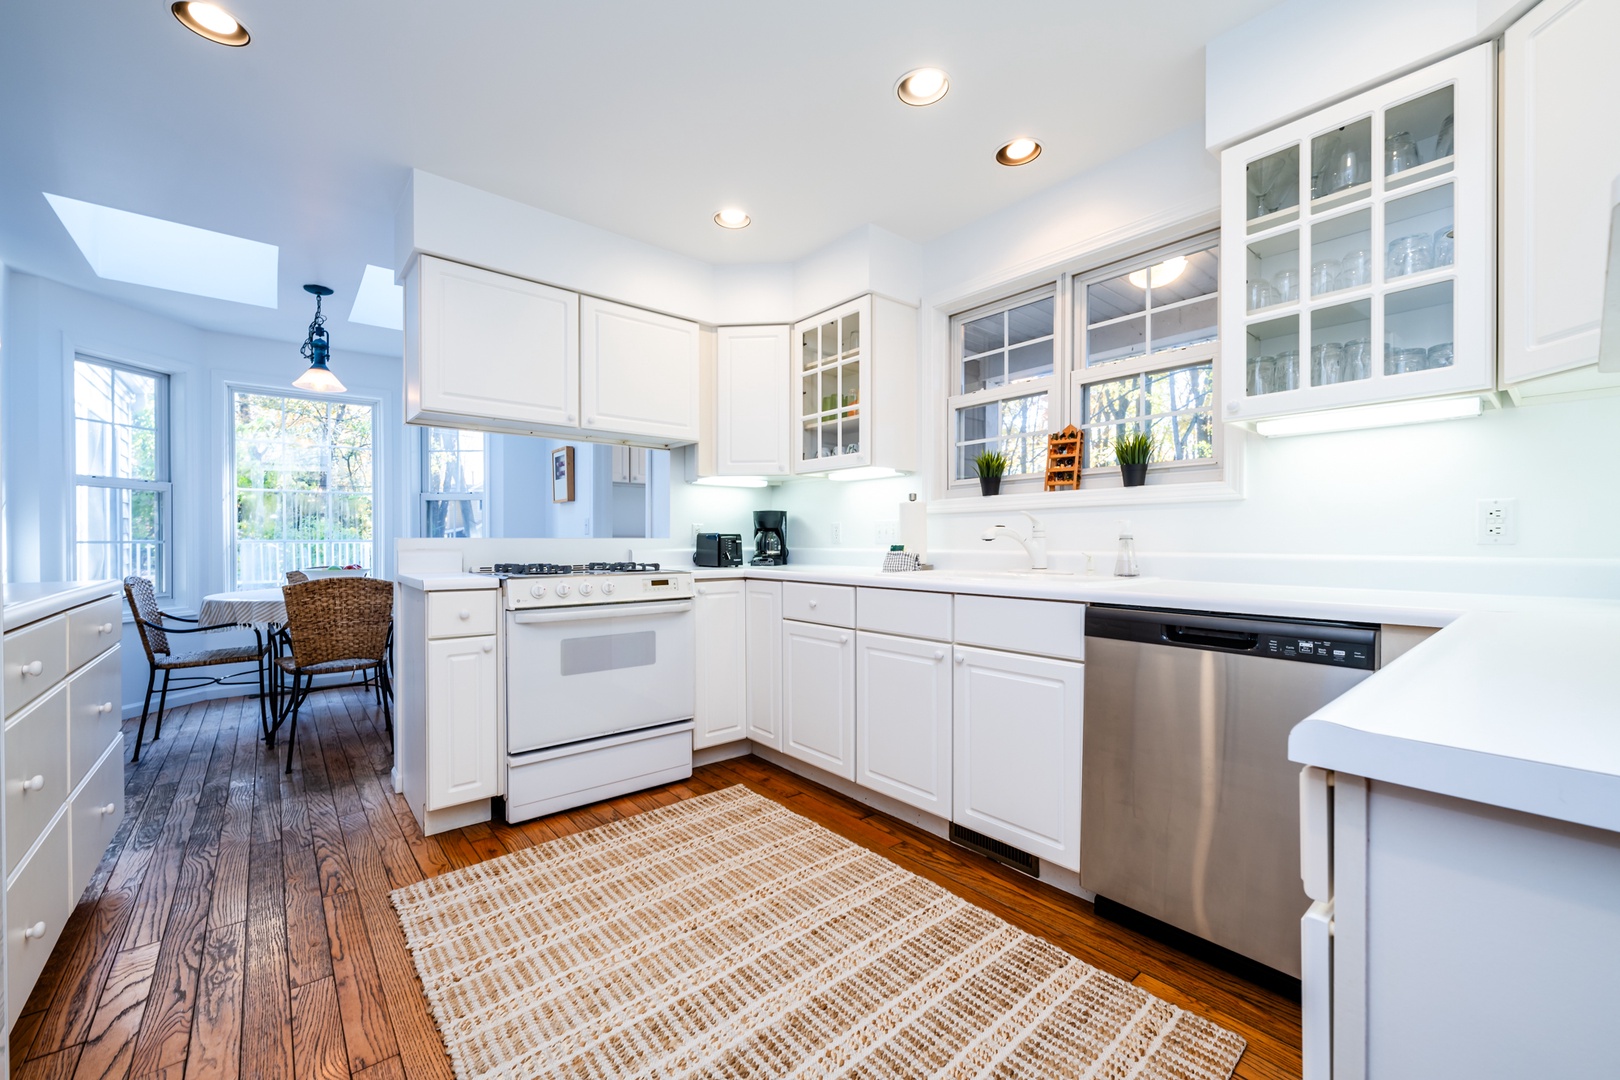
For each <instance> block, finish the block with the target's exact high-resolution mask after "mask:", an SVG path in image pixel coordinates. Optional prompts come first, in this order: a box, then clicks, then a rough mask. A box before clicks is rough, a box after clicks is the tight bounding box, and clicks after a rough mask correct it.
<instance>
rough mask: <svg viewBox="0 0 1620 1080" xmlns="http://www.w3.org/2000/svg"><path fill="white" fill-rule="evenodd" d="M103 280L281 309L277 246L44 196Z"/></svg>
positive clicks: (61, 198)
mask: <svg viewBox="0 0 1620 1080" xmlns="http://www.w3.org/2000/svg"><path fill="white" fill-rule="evenodd" d="M45 198H46V199H47V200H48V201H49V202H50V204H51V209H53V210H55V211H56V216H57V217H59V218H61V219H62V225H63V227H64V228H66V229H67V231H68V235H69V236H71V237H73V242H74V243H75V244H78V245H79V250H80V251H81V252H83V253H84V257H85V261H87V262H88V263H89V264H90V269H92V270H94V271H95V272H96V276H97V277H104V278H106V279H107V280H109V281H127V282H129V283H130V284H132V285H150V286H151V287H152V288H154V289H169V290H172V291H174V292H183V293H191V294H192V295H193V296H210V297H213V298H214V299H216V300H234V301H236V302H237V303H239V304H257V305H258V306H259V307H267V308H273V307H275V306H276V263H277V260H278V258H279V257H280V251H279V250H278V249H277V248H276V246H275V245H274V244H264V243H260V242H259V241H257V240H246V239H243V238H242V237H240V236H231V235H230V234H229V233H221V232H213V231H212V230H210V229H199V228H197V227H195V226H193V225H181V224H180V223H179V222H176V221H165V220H164V219H162V218H155V217H147V216H146V215H145V214H132V213H130V212H129V211H128V210H115V209H113V208H112V207H110V206H99V205H97V204H96V203H88V202H80V201H79V200H78V199H69V198H65V197H63V196H61V195H52V194H51V193H50V192H46V193H45Z"/></svg>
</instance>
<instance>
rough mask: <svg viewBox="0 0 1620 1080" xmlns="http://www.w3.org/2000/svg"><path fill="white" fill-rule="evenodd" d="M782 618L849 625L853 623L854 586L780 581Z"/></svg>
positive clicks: (830, 624) (825, 624)
mask: <svg viewBox="0 0 1620 1080" xmlns="http://www.w3.org/2000/svg"><path fill="white" fill-rule="evenodd" d="M782 618H784V619H797V620H798V621H799V622H813V623H821V624H822V625H824V626H851V627H852V626H854V625H855V589H854V588H853V587H852V586H849V585H806V584H805V583H804V582H802V581H787V582H783V584H782Z"/></svg>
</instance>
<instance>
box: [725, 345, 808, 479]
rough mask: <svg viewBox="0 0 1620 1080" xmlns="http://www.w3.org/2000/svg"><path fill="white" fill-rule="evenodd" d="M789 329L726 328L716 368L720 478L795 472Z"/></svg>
mask: <svg viewBox="0 0 1620 1080" xmlns="http://www.w3.org/2000/svg"><path fill="white" fill-rule="evenodd" d="M792 333H793V328H792V327H790V326H722V327H720V329H719V331H718V335H717V342H718V344H717V349H718V351H717V357H716V362H715V363H716V367H715V421H714V439H715V462H714V472H715V474H716V475H719V476H786V475H787V474H788V473H790V472H791V471H792V466H791V462H790V461H789V454H790V453H791V452H792V451H791V446H792V440H791V438H790V434H791V424H790V421H789V418H788V365H789V364H790V363H791V359H790V356H789V353H790V341H791V339H792Z"/></svg>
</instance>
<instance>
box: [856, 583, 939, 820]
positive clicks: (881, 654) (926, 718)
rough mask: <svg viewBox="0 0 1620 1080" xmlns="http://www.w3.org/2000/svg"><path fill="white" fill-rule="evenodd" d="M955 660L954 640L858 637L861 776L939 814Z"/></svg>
mask: <svg viewBox="0 0 1620 1080" xmlns="http://www.w3.org/2000/svg"><path fill="white" fill-rule="evenodd" d="M871 591H877V590H871ZM950 660H951V646H950V644H949V643H948V642H942V641H927V640H921V639H916V638H905V637H895V636H893V635H891V634H874V633H869V632H867V631H864V630H863V631H860V632H859V633H858V634H857V635H856V639H855V733H856V748H855V762H856V770H855V782H856V783H858V784H860V785H861V786H862V787H867V788H871V789H872V790H873V791H878V792H882V793H883V794H885V795H888V796H889V797H891V798H894V799H898V800H900V801H901V802H903V803H905V804H907V805H908V806H915V807H916V808H917V809H919V810H926V811H927V812H929V813H931V814H933V815H935V816H936V817H941V818H949V817H950V816H951V662H950Z"/></svg>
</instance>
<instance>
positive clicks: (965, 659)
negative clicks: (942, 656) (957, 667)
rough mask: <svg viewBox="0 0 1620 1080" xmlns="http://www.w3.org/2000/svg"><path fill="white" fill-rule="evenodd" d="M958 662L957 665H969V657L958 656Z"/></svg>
mask: <svg viewBox="0 0 1620 1080" xmlns="http://www.w3.org/2000/svg"><path fill="white" fill-rule="evenodd" d="M956 662H957V663H958V664H965V663H967V657H965V656H958V657H957V658H956Z"/></svg>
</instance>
